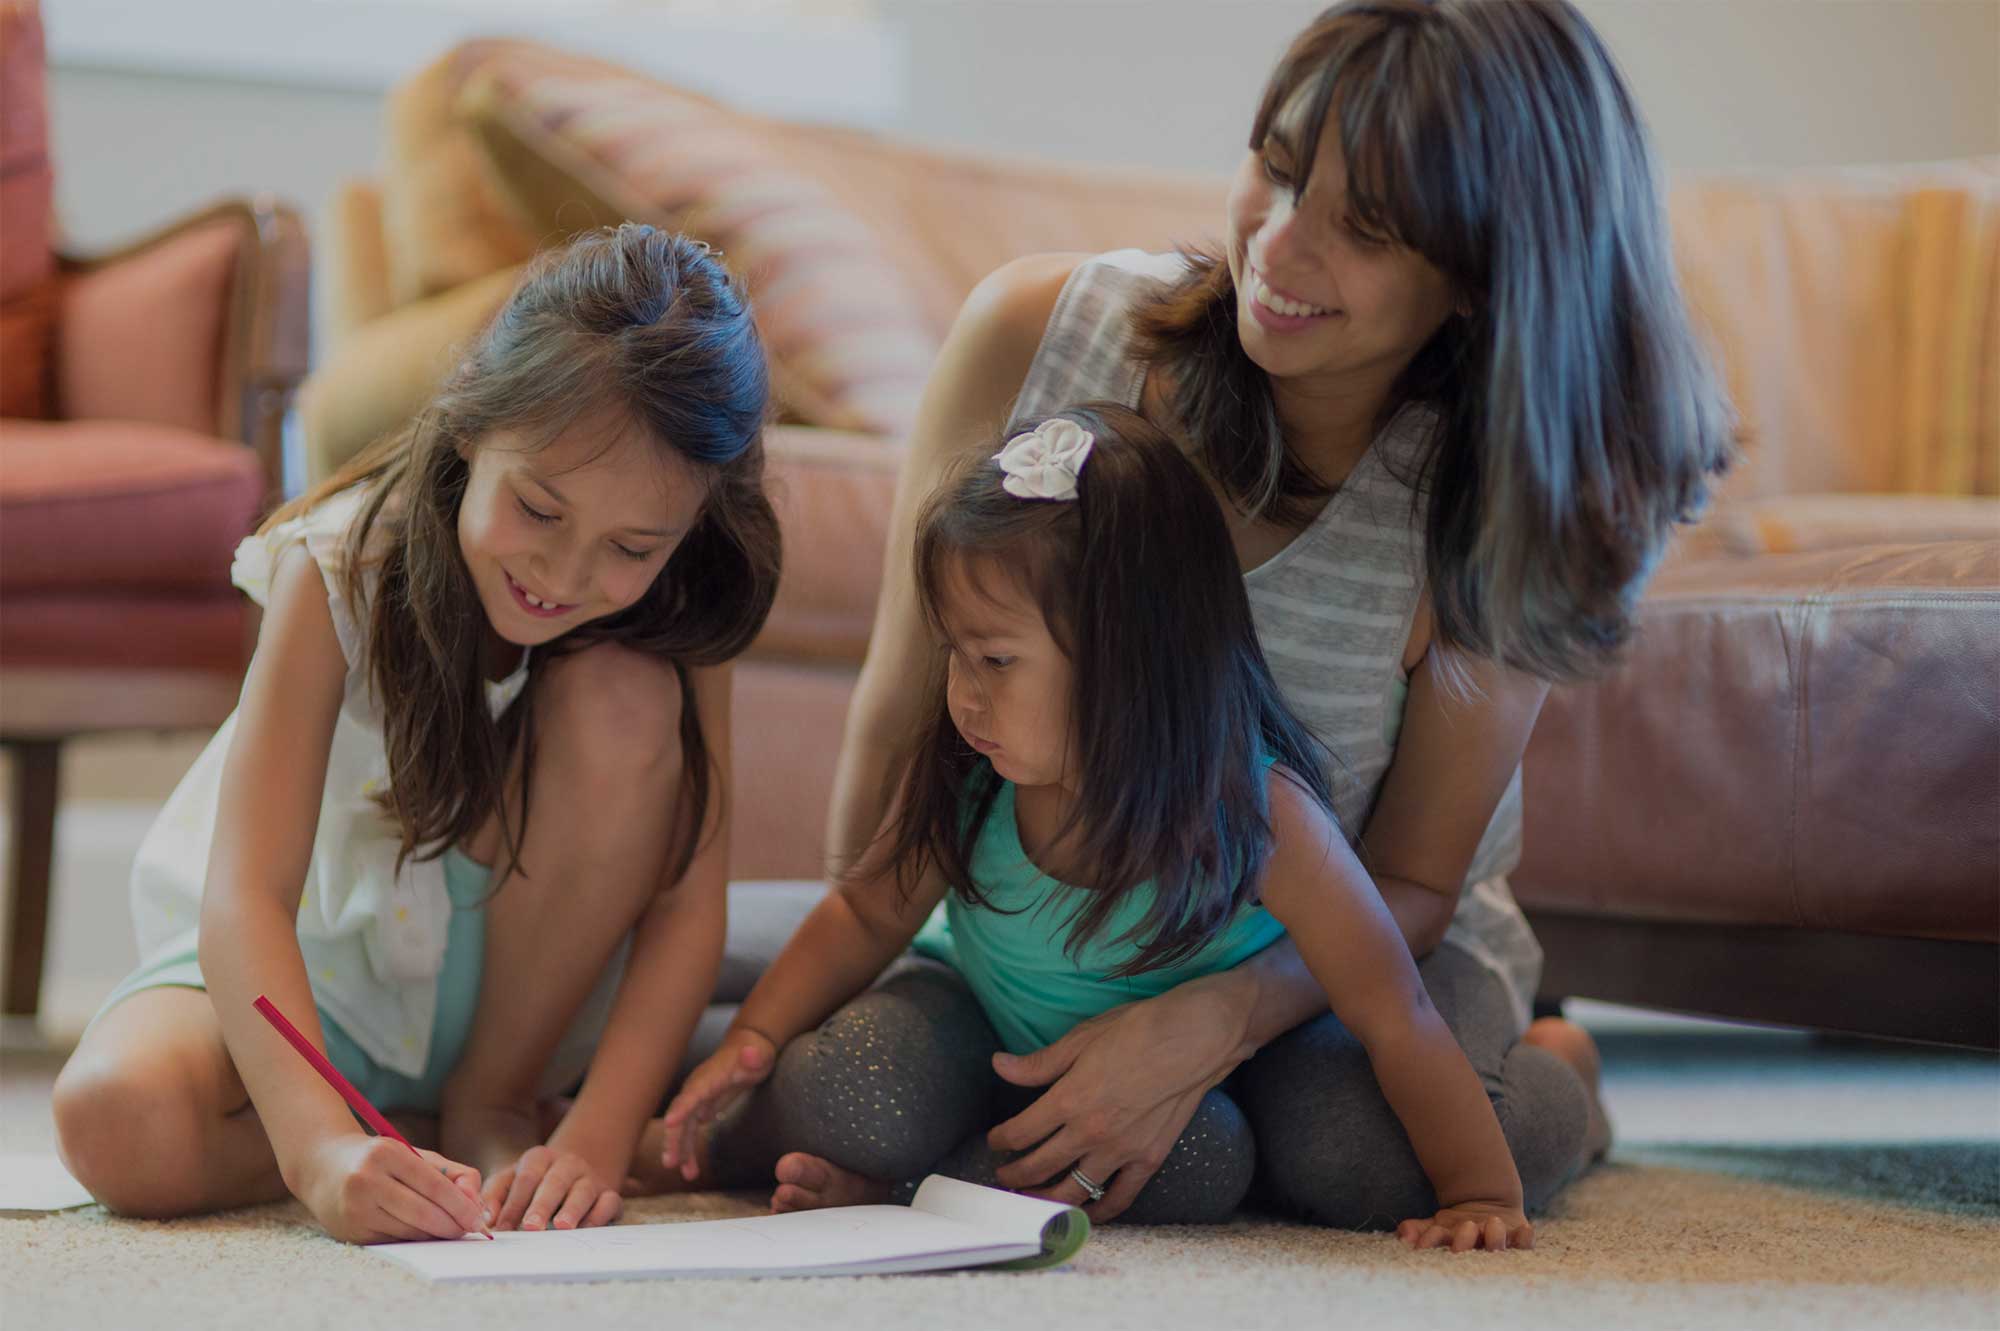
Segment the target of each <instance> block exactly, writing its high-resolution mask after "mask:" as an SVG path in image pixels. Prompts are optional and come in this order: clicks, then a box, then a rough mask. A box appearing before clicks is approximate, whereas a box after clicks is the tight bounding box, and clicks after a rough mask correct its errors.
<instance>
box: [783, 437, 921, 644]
mask: <svg viewBox="0 0 2000 1331" xmlns="http://www.w3.org/2000/svg"><path fill="white" fill-rule="evenodd" d="M765 438H766V445H767V448H768V450H769V453H768V456H769V470H768V472H767V473H766V475H767V485H768V488H769V490H770V494H771V502H772V505H773V506H774V507H776V509H777V510H778V521H779V524H780V526H781V528H782V530H783V532H784V538H785V571H784V575H783V577H782V579H781V580H780V582H779V584H778V599H777V601H776V603H775V604H773V605H772V607H771V617H770V619H769V620H767V621H766V622H765V625H764V632H763V633H762V634H761V635H759V637H758V639H757V642H756V645H755V647H754V648H753V650H754V651H755V653H756V654H757V655H759V656H778V657H789V658H794V659H798V660H806V661H822V662H830V663H838V664H840V665H843V666H845V667H846V668H848V669H850V670H851V669H852V668H854V667H855V666H858V665H859V664H860V662H861V658H862V656H863V655H864V654H865V653H866V652H867V650H868V630H869V628H870V626H871V625H872V624H873V622H874V619H875V597H876V593H877V592H878V591H879V589H880V588H881V585H882V551H883V549H884V548H885V546H886V545H887V543H888V538H889V515H890V512H891V510H892V509H893V507H894V505H895V499H896V468H897V466H898V464H899V463H900V461H901V452H900V450H898V449H896V448H893V447H891V446H890V445H888V444H887V443H885V442H884V441H882V440H880V439H876V438H873V437H871V436H868V435H860V434H841V433H839V432H837V431H833V430H812V429H805V428H802V427H796V426H782V425H781V426H776V427H774V428H773V429H772V430H770V431H769V433H768V434H767V435H766V436H765Z"/></svg>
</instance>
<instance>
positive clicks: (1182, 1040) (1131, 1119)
mask: <svg viewBox="0 0 2000 1331" xmlns="http://www.w3.org/2000/svg"><path fill="white" fill-rule="evenodd" d="M1218 978H1220V977H1213V976H1211V977H1205V978H1204V979H1202V980H1191V981H1188V982H1187V983H1184V984H1182V985H1180V986H1178V987H1177V988H1174V989H1171V990H1169V991H1167V992H1166V993H1164V994H1161V995H1160V996H1158V997H1157V998H1148V999H1143V1000H1140V1001H1138V1002H1134V1003H1127V1004H1125V1005H1124V1006H1122V1007H1116V1008H1113V1009H1111V1010H1110V1011H1109V1012H1106V1013H1103V1014H1102V1015H1100V1016H1096V1017H1092V1018H1091V1019H1090V1020H1088V1021H1085V1022H1081V1023H1079V1024H1078V1025H1077V1026H1076V1027H1075V1028H1074V1029H1072V1030H1071V1031H1070V1032H1069V1034H1067V1035H1065V1036H1063V1037H1062V1038H1061V1039H1060V1040H1057V1041H1056V1042H1055V1043H1054V1044H1052V1045H1049V1046H1047V1047H1045V1048H1043V1049H1040V1050H1037V1051H1036V1052H1034V1053H1032V1054H1024V1055H1020V1056H1018V1057H1017V1056H1015V1055H1012V1054H997V1055H995V1056H994V1059H993V1067H994V1070H995V1071H997V1072H998V1073H999V1074H1000V1075H1001V1076H1002V1077H1005V1078H1006V1079H1007V1080H1008V1081H1010V1082H1013V1083H1014V1084H1015V1085H1017V1086H1048V1087H1049V1089H1048V1091H1047V1092H1045V1093H1044V1094H1043V1095H1042V1096H1041V1097H1040V1098H1039V1099H1037V1100H1036V1101H1035V1103H1034V1104H1032V1105H1030V1106H1028V1108H1027V1109H1025V1110H1023V1111H1022V1112H1021V1113H1020V1114H1017V1115H1016V1116H1015V1117H1013V1118H1010V1119H1008V1120H1007V1121H1006V1122H1005V1123H1002V1124H1000V1125H999V1126H998V1127H996V1128H994V1129H993V1130H992V1132H990V1133H988V1134H987V1143H988V1144H989V1145H990V1146H992V1147H993V1149H994V1150H996V1151H1002V1152H1014V1151H1027V1152H1028V1153H1027V1154H1026V1155H1024V1156H1022V1157H1021V1158H1020V1159H1018V1160H1015V1161H1013V1162H1012V1163H1010V1164H1008V1165H1005V1166H1003V1167H1002V1168H1001V1169H1000V1170H998V1171H997V1177H998V1179H999V1182H1000V1183H1001V1185H1002V1186H1004V1187H1008V1188H1014V1189H1017V1190H1019V1189H1038V1190H1039V1192H1038V1195H1040V1196H1043V1197H1047V1198H1049V1199H1050V1200H1053V1201H1060V1202H1066V1203H1068V1204H1070V1205H1072V1206H1081V1207H1083V1209H1084V1212H1085V1214H1087V1215H1089V1216H1090V1218H1091V1219H1092V1220H1093V1221H1096V1222H1098V1223H1100V1224H1101V1223H1103V1222H1104V1221H1107V1220H1110V1219H1112V1218H1113V1217H1115V1216H1117V1215H1118V1214H1119V1213H1120V1212H1122V1211H1124V1210H1125V1208H1126V1207H1128V1206H1130V1205H1131V1204H1132V1200H1133V1199H1134V1198H1135V1197H1137V1196H1138V1195H1139V1190H1140V1189H1141V1188H1144V1187H1145V1186H1146V1182H1147V1180H1149V1179H1151V1178H1152V1176H1153V1174H1154V1172H1155V1171H1157V1170H1158V1169H1159V1167H1160V1165H1161V1163H1162V1162H1163V1161H1164V1160H1165V1159H1166V1158H1167V1153H1168V1152H1169V1151H1171V1150H1173V1147H1174V1143H1175V1142H1176V1141H1178V1140H1179V1139H1180V1135H1181V1133H1182V1132H1183V1131H1184V1130H1185V1129H1186V1128H1187V1125H1188V1121H1189V1120H1190V1119H1192V1118H1193V1117H1194V1112H1195V1110H1196V1109H1197V1108H1198V1107H1199V1106H1200V1105H1201V1098H1202V1096H1204V1095H1206V1094H1208V1092H1209V1091H1210V1090H1212V1089H1214V1088H1215V1087H1216V1086H1217V1085H1219V1084H1220V1083H1221V1082H1222V1081H1223V1079H1224V1078H1226V1077H1228V1076H1229V1074H1230V1073H1232V1072H1234V1071H1235V1070H1236V1067H1237V1065H1238V1064H1240V1063H1242V1062H1243V1060H1244V1059H1246V1058H1248V1057H1249V1056H1250V1054H1251V1053H1253V1052H1255V1051H1254V1049H1253V1048H1252V1047H1251V1046H1250V1045H1249V1044H1248V1043H1247V1041H1246V1040H1245V1038H1244V1029H1245V1015H1244V1013H1243V1012H1242V1011H1241V1010H1240V1007H1239V1005H1238V1004H1237V1003H1236V1002H1234V1001H1233V1000H1232V999H1231V997H1230V993H1231V991H1230V990H1229V989H1228V988H1227V987H1226V986H1218V985H1212V984H1210V983H1209V981H1210V980H1214V979H1218ZM1031 1147H1032V1148H1034V1149H1032V1150H1030V1149H1029V1148H1031ZM1073 1169H1074V1170H1080V1171H1081V1172H1082V1173H1083V1175H1084V1177H1086V1178H1088V1179H1091V1180H1092V1181H1093V1182H1095V1183H1097V1184H1099V1185H1100V1186H1101V1187H1103V1188H1104V1189H1105V1195H1104V1197H1103V1199H1102V1200H1101V1201H1097V1202H1090V1200H1089V1197H1088V1194H1086V1193H1085V1191H1084V1189H1083V1185H1082V1184H1080V1183H1078V1182H1077V1181H1076V1180H1075V1179H1073V1178H1071V1177H1070V1171H1071V1170H1073Z"/></svg>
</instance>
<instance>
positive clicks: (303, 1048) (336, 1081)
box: [250, 994, 493, 1239]
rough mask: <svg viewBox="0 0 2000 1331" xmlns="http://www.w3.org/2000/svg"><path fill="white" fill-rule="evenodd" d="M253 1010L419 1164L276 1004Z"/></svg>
mask: <svg viewBox="0 0 2000 1331" xmlns="http://www.w3.org/2000/svg"><path fill="white" fill-rule="evenodd" d="M250 1006H252V1007H254V1008H256V1009H257V1010H258V1011H259V1012H261V1013H263V1014H264V1020H265V1021H268V1022H270V1023H271V1025H272V1026H273V1027H274V1028H276V1030H277V1032H278V1034H280V1035H282V1036H284V1037H285V1039H287V1040H289V1041H291V1045H292V1048H294V1049H296V1050H298V1051H299V1055H300V1057H302V1058H304V1059H305V1061H306V1062H307V1063H309V1064H311V1065H312V1070H313V1071H314V1072H317V1073H318V1074H319V1075H320V1076H322V1077H324V1078H326V1084H327V1085H329V1086H331V1087H333V1089H334V1090H336V1091H339V1092H340V1098H341V1099H343V1100H345V1101H347V1107H348V1108H349V1109H352V1110H353V1111H354V1112H355V1113H357V1114H359V1115H361V1121H362V1122H364V1123H366V1124H367V1125H368V1126H369V1127H370V1128H372V1129H374V1131H375V1135H376V1136H378V1137H387V1138H389V1139H390V1140H391V1141H399V1142H401V1143H403V1145H405V1146H409V1147H410V1154H411V1155H414V1156H415V1157H417V1159H419V1160H421V1159H423V1158H424V1153H423V1152H422V1151H419V1150H418V1149H417V1148H416V1147H414V1146H410V1139H409V1138H408V1137H405V1136H404V1135H403V1134H402V1133H400V1132H398V1131H396V1128H395V1125H394V1124H392V1123H390V1122H389V1120H388V1119H386V1118H383V1117H382V1111H381V1110H379V1109H377V1108H376V1107H375V1106H374V1105H371V1104H369V1103H368V1097H367V1096H365V1095H363V1094H362V1093H361V1092H360V1091H359V1090H358V1089H356V1087H355V1085H354V1083H353V1082H351V1081H349V1080H348V1079H347V1078H345V1077H343V1076H341V1075H340V1069H339V1068H337V1067H335V1066H334V1065H333V1064H332V1063H330V1062H328V1061H327V1057H326V1055H325V1054H322V1053H321V1052H320V1051H319V1050H317V1049H315V1048H313V1042H312V1041H311V1040H308V1039H306V1037H305V1035H304V1033H303V1032H301V1031H300V1030H299V1028H298V1027H296V1026H294V1025H292V1023H291V1021H290V1020H289V1019H288V1018H287V1017H286V1016H285V1014H284V1013H282V1012H280V1011H278V1005H277V1004H276V1003H273V1002H272V1001H271V1000H270V999H268V998H266V997H265V996H264V995H262V994H259V995H257V1000H256V1001H255V1002H254V1003H252V1004H251V1005H250ZM440 1170H441V1172H442V1167H440ZM481 1233H482V1234H484V1235H485V1237H486V1238H488V1239H490V1238H492V1237H493V1235H492V1233H491V1232H490V1231H487V1230H485V1229H484V1228H482V1229H481Z"/></svg>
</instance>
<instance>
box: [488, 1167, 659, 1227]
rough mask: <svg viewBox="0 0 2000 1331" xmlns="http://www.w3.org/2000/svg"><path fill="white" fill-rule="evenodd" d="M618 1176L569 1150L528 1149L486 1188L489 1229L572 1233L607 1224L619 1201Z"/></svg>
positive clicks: (619, 1208)
mask: <svg viewBox="0 0 2000 1331" xmlns="http://www.w3.org/2000/svg"><path fill="white" fill-rule="evenodd" d="M623 1181H624V1172H623V1171H622V1170H621V1171H619V1172H618V1173H616V1174H607V1173H605V1172H604V1171H602V1170H600V1169H598V1168H597V1167H595V1166H593V1165H592V1164H591V1163H590V1162H589V1161H588V1160H585V1159H584V1158H583V1157H582V1156H580V1155H578V1154H576V1153H575V1152H573V1151H557V1150H554V1149H552V1148H550V1147H547V1146H531V1147H529V1148H528V1149H527V1150H525V1151H523V1152H522V1153H521V1158H520V1159H519V1160H517V1161H516V1162H515V1163H514V1165H513V1167H512V1168H509V1169H503V1170H501V1171H500V1172H499V1173H497V1174H495V1175H494V1176H493V1178H492V1179H491V1180H490V1181H489V1182H488V1183H487V1185H486V1204H487V1206H488V1207H489V1208H490V1209H491V1210H492V1212H493V1228H495V1229H523V1230H529V1231H535V1230H543V1229H551V1228H553V1229H577V1228H579V1227H589V1226H592V1225H608V1224H610V1223H611V1222H612V1221H614V1220H616V1219H617V1218H618V1215H619V1212H620V1211H622V1210H623V1209H624V1206H625V1202H624V1199H623V1198H622V1197H620V1196H619V1192H618V1185H619V1184H620V1183H621V1182H623Z"/></svg>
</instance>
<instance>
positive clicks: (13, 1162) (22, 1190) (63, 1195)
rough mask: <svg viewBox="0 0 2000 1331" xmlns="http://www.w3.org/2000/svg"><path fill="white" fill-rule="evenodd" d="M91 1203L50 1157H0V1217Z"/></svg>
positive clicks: (59, 1164)
mask: <svg viewBox="0 0 2000 1331" xmlns="http://www.w3.org/2000/svg"><path fill="white" fill-rule="evenodd" d="M91 1200H92V1198H91V1195H90V1194H89V1193H88V1192H85V1191H84V1188H83V1185H82V1184H81V1183H78V1182H77V1181H76V1180H75V1179H73V1178H71V1177H70V1176H69V1171H68V1170H67V1169H64V1168H63V1167H62V1161H60V1160H58V1159H56V1158H55V1157H54V1156H52V1155H0V1214H7V1213H14V1214H29V1215H32V1214H35V1213H38V1212H42V1211H66V1210H68V1209H69V1208H70V1207H72V1206H88V1205H90V1203H91Z"/></svg>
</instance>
